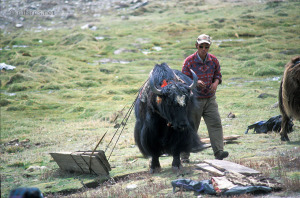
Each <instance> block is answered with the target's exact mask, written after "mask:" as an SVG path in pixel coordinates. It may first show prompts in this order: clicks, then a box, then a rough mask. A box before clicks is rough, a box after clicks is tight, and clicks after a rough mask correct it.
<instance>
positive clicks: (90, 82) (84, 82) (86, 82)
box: [76, 80, 98, 87]
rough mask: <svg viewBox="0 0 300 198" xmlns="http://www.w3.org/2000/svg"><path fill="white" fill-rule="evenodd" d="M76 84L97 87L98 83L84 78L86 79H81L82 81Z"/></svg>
mask: <svg viewBox="0 0 300 198" xmlns="http://www.w3.org/2000/svg"><path fill="white" fill-rule="evenodd" d="M76 84H77V85H79V86H80V87H97V86H98V83H97V82H94V81H91V80H86V81H82V82H77V83H76Z"/></svg>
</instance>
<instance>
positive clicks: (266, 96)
mask: <svg viewBox="0 0 300 198" xmlns="http://www.w3.org/2000/svg"><path fill="white" fill-rule="evenodd" d="M268 97H272V98H276V96H275V95H273V94H267V93H262V94H259V96H258V98H262V99H265V98H268Z"/></svg>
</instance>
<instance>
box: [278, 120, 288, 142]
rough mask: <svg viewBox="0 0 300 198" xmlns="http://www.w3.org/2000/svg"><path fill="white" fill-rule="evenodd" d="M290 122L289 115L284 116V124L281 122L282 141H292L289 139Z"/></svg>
mask: <svg viewBox="0 0 300 198" xmlns="http://www.w3.org/2000/svg"><path fill="white" fill-rule="evenodd" d="M289 120H290V118H289V117H288V116H287V115H283V116H282V122H281V131H280V135H281V141H290V139H289V137H288V135H287V134H288V132H289V131H288V130H289V127H288V125H289Z"/></svg>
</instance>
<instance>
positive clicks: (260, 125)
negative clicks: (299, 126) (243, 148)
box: [245, 115, 294, 134]
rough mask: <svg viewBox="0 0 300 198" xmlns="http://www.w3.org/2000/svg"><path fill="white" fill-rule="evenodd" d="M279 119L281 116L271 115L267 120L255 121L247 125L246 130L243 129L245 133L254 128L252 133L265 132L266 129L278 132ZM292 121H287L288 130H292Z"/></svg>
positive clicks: (279, 128) (280, 119) (279, 126)
mask: <svg viewBox="0 0 300 198" xmlns="http://www.w3.org/2000/svg"><path fill="white" fill-rule="evenodd" d="M281 121H282V116H281V115H278V116H274V117H271V118H270V119H269V120H268V121H258V122H255V123H254V124H252V125H249V126H248V128H247V130H246V131H245V134H247V133H248V131H249V129H254V133H267V132H268V131H275V132H280V130H281ZM293 126H294V124H293V121H292V120H290V121H289V129H290V130H289V131H290V132H292V131H293Z"/></svg>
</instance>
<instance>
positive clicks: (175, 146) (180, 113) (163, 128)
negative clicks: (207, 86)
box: [134, 63, 202, 173]
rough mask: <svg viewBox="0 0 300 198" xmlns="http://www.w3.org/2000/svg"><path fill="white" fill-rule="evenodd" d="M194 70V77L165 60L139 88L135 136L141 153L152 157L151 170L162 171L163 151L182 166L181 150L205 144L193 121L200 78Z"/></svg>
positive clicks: (175, 168) (177, 164) (174, 165)
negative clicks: (201, 140)
mask: <svg viewBox="0 0 300 198" xmlns="http://www.w3.org/2000/svg"><path fill="white" fill-rule="evenodd" d="M192 73H193V80H191V79H190V78H189V77H188V76H186V75H184V74H182V73H181V72H180V71H178V70H173V69H171V68H170V67H169V66H168V65H167V64H166V63H162V64H161V65H159V64H157V65H155V67H154V69H153V70H152V72H151V73H150V76H149V82H148V83H146V84H145V85H144V87H143V88H142V89H141V90H140V92H139V97H138V99H137V101H136V103H135V116H136V123H135V129H134V138H135V142H136V144H137V145H138V147H139V149H140V151H141V153H142V154H143V155H144V156H146V157H151V158H152V159H151V163H150V173H154V172H159V171H160V169H161V167H160V163H159V157H160V156H161V155H162V154H170V155H172V156H173V162H172V168H173V170H179V169H180V168H181V162H180V153H181V152H190V151H191V149H192V148H193V147H196V146H200V147H201V145H202V143H201V142H200V140H199V137H198V135H197V132H196V131H195V127H194V124H193V123H192V121H191V113H192V111H193V102H194V100H195V99H196V96H195V94H193V91H192V90H193V89H194V88H195V87H196V84H197V79H198V78H197V76H196V74H195V73H194V72H193V71H192Z"/></svg>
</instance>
